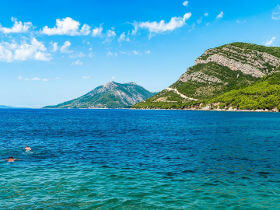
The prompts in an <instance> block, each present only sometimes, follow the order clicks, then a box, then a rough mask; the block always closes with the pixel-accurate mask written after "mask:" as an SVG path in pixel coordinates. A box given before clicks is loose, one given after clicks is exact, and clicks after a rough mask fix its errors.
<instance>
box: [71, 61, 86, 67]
mask: <svg viewBox="0 0 280 210" xmlns="http://www.w3.org/2000/svg"><path fill="white" fill-rule="evenodd" d="M83 64H84V63H83V62H82V61H80V60H75V61H74V62H73V63H72V65H77V66H82V65H83Z"/></svg>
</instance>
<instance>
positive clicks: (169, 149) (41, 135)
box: [0, 109, 280, 209]
mask: <svg viewBox="0 0 280 210" xmlns="http://www.w3.org/2000/svg"><path fill="white" fill-rule="evenodd" d="M0 134H1V135H0V157H1V159H2V160H4V159H5V158H7V157H9V156H14V157H16V158H18V159H20V161H17V162H14V163H7V162H5V161H2V162H1V164H0V174H1V176H0V185H1V187H0V209H6V208H11V209H15V208H17V209H25V208H51V209H52V208H74V209H75V208H76V209H80V208H82V209H86V208H116V209H118V208H122V209H135V208H138V209H164V208H169V209H182V208H221V209H222V208H270V209H274V208H280V196H279V194H280V174H279V173H280V115H279V114H278V113H236V112H235V113H234V112H199V111H148V110H146V111H145V110H24V109H20V110H16V109H14V110H0ZM26 145H29V146H31V147H32V152H24V151H23V149H22V148H23V147H25V146H26Z"/></svg>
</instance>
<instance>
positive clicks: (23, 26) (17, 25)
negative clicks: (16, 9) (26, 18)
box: [0, 17, 32, 34]
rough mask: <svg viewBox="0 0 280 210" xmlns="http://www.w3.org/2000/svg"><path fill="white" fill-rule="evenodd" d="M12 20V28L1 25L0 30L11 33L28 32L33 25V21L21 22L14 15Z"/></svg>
mask: <svg viewBox="0 0 280 210" xmlns="http://www.w3.org/2000/svg"><path fill="white" fill-rule="evenodd" d="M11 20H12V22H13V23H14V25H13V26H12V27H11V28H6V27H3V26H1V25H0V32H2V33H5V34H9V33H25V32H27V31H28V30H29V29H30V28H31V27H32V23H31V22H24V23H23V22H21V21H18V20H17V19H16V18H14V17H12V18H11Z"/></svg>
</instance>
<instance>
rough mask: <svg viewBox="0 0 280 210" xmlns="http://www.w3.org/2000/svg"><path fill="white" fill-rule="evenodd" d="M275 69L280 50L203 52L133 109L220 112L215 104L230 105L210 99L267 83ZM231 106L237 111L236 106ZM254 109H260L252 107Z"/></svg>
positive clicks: (246, 47)
mask: <svg viewBox="0 0 280 210" xmlns="http://www.w3.org/2000/svg"><path fill="white" fill-rule="evenodd" d="M279 66H280V48H277V47H264V46H260V45H255V44H247V43H232V44H227V45H223V46H220V47H217V48H213V49H209V50H207V51H205V53H203V55H201V56H200V57H199V58H197V59H196V60H195V65H194V66H192V67H190V68H189V69H187V71H186V72H185V73H184V74H183V75H181V77H180V78H179V79H178V81H176V82H175V83H174V84H172V85H171V86H170V87H168V88H167V89H165V90H163V91H161V92H160V93H158V94H157V95H155V96H153V97H151V98H149V99H147V100H146V101H145V102H142V103H139V104H137V105H135V106H134V107H135V108H164V109H169V108H177V109H189V108H194V109H205V108H209V107H210V108H220V107H219V106H217V104H222V107H223V108H225V107H226V108H232V106H233V105H232V104H225V103H224V102H221V103H220V102H219V101H218V100H214V99H217V97H218V96H221V95H223V94H225V93H227V92H230V91H233V90H241V89H243V88H247V87H250V86H252V85H254V84H255V83H257V82H260V81H263V80H264V79H267V78H268V77H270V76H271V75H274V74H275V73H277V72H279ZM213 103H214V104H216V106H214V105H213ZM278 103H280V102H278ZM234 106H235V109H239V108H240V107H238V104H236V105H234ZM273 106H278V104H277V103H274V104H273ZM242 107H243V108H244V106H242ZM245 107H246V106H245ZM255 108H256V109H261V108H262V107H261V106H259V105H256V106H255Z"/></svg>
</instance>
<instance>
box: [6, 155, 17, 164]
mask: <svg viewBox="0 0 280 210" xmlns="http://www.w3.org/2000/svg"><path fill="white" fill-rule="evenodd" d="M15 160H19V159H16V158H13V157H12V156H11V157H9V158H8V159H6V161H7V162H9V163H12V162H15Z"/></svg>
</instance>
